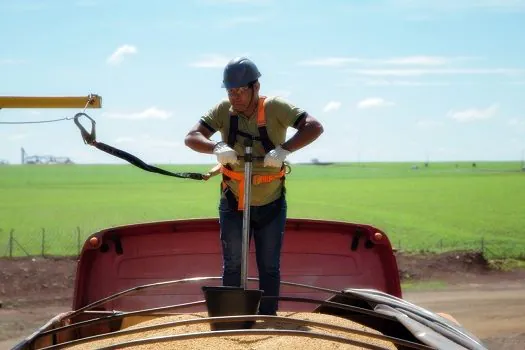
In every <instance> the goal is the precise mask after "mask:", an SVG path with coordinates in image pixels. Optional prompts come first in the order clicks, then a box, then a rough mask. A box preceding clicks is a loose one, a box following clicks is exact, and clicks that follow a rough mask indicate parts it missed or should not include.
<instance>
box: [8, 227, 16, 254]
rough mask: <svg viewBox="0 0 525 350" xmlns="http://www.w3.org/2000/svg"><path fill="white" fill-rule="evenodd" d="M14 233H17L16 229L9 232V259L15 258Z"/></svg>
mask: <svg viewBox="0 0 525 350" xmlns="http://www.w3.org/2000/svg"><path fill="white" fill-rule="evenodd" d="M13 232H15V230H14V229H11V232H9V257H10V258H12V257H13Z"/></svg>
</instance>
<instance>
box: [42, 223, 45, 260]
mask: <svg viewBox="0 0 525 350" xmlns="http://www.w3.org/2000/svg"><path fill="white" fill-rule="evenodd" d="M45 246H46V229H45V228H43V227H42V257H45V255H46V252H45V249H46V248H45Z"/></svg>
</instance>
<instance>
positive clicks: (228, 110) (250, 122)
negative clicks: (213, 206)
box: [201, 97, 306, 206]
mask: <svg viewBox="0 0 525 350" xmlns="http://www.w3.org/2000/svg"><path fill="white" fill-rule="evenodd" d="M264 110H265V116H266V130H267V132H268V137H269V138H270V140H271V141H272V143H273V144H274V145H275V147H277V146H278V145H280V144H282V143H284V142H285V141H286V131H287V129H288V128H289V127H294V126H296V125H297V123H298V122H299V121H300V120H301V118H302V117H304V116H305V115H306V112H305V111H304V110H303V109H301V108H299V107H296V106H294V105H293V104H291V103H289V102H288V101H285V100H284V99H283V98H281V97H267V98H266V99H265V101H264ZM230 114H236V115H237V118H238V131H242V132H245V133H248V134H250V135H253V136H257V137H258V136H259V130H258V127H257V111H255V112H254V114H253V115H252V116H251V117H247V116H245V115H242V114H237V113H234V112H233V109H232V106H231V104H230V102H229V101H228V100H227V99H226V100H223V101H221V102H219V103H218V104H216V105H215V106H214V107H213V108H211V109H210V110H209V111H208V112H207V113H206V114H205V115H204V116H202V118H201V123H202V124H203V125H204V126H206V127H207V128H208V129H209V130H211V131H212V132H216V131H219V132H220V133H221V139H222V140H223V141H225V142H227V140H228V131H229V125H230ZM244 139H245V138H244V137H242V136H240V135H237V142H236V143H235V146H234V147H233V148H234V150H235V151H236V152H237V154H239V155H241V156H242V155H244V146H243V141H244ZM252 154H253V156H254V157H261V156H262V157H264V155H265V154H266V152H265V151H264V147H263V145H262V143H261V142H260V141H259V140H255V141H254V142H253V147H252ZM232 169H233V170H234V171H237V172H244V161H243V160H242V159H240V160H239V163H238V164H235V165H233V166H232ZM280 170H281V169H280V168H275V167H264V164H263V160H262V159H261V160H254V162H253V168H252V173H253V174H254V175H255V174H271V173H278V172H279V171H280ZM226 184H227V185H228V187H229V188H230V189H231V190H232V192H233V194H234V195H235V197H236V198H237V199H238V198H239V183H238V182H237V181H234V180H228V181H227V182H226ZM282 187H283V182H282V181H280V180H274V181H271V182H270V183H262V184H258V185H253V184H252V188H251V205H253V206H261V205H265V204H268V203H270V202H272V201H274V200H276V199H278V198H279V197H280V196H281V193H282V189H283V188H282Z"/></svg>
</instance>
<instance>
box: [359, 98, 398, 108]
mask: <svg viewBox="0 0 525 350" xmlns="http://www.w3.org/2000/svg"><path fill="white" fill-rule="evenodd" d="M393 105H394V103H393V102H390V101H386V100H385V99H383V98H380V97H370V98H366V99H364V100H362V101H359V102H358V103H357V108H359V109H366V108H376V107H387V106H393Z"/></svg>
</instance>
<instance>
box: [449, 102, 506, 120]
mask: <svg viewBox="0 0 525 350" xmlns="http://www.w3.org/2000/svg"><path fill="white" fill-rule="evenodd" d="M498 109H499V105H498V104H492V105H491V106H489V107H487V108H485V109H480V108H468V109H465V110H462V111H450V112H448V114H447V115H448V117H449V118H451V119H454V120H456V121H457V122H460V123H466V122H472V121H476V120H484V119H490V118H492V117H493V116H494V115H496V113H497V111H498Z"/></svg>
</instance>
